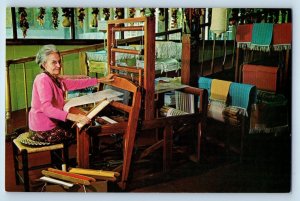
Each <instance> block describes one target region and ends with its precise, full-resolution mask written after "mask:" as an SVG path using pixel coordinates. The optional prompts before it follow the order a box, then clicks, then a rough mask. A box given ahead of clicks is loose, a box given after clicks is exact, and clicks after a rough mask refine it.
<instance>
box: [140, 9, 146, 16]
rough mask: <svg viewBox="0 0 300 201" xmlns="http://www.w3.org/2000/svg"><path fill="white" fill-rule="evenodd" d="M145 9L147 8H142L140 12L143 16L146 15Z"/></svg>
mask: <svg viewBox="0 0 300 201" xmlns="http://www.w3.org/2000/svg"><path fill="white" fill-rule="evenodd" d="M145 11H146V9H145V8H140V13H141V16H144V15H145Z"/></svg>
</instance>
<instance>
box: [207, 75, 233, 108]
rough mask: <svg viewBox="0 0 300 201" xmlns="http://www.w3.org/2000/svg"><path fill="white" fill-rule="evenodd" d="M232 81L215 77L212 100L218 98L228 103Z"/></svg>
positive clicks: (212, 83)
mask: <svg viewBox="0 0 300 201" xmlns="http://www.w3.org/2000/svg"><path fill="white" fill-rule="evenodd" d="M231 83H232V82H230V81H224V80H218V79H213V80H212V81H211V95H210V99H211V100H218V101H220V102H223V103H226V102H227V97H228V92H229V87H230V85H231Z"/></svg>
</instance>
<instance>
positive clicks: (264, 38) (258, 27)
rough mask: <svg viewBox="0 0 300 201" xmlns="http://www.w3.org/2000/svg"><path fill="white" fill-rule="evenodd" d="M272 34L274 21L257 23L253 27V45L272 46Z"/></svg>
mask: <svg viewBox="0 0 300 201" xmlns="http://www.w3.org/2000/svg"><path fill="white" fill-rule="evenodd" d="M272 35H273V24H272V23H255V24H254V25H253V29H252V41H251V43H252V44H251V45H253V46H270V45H271V42H272ZM254 49H255V48H254Z"/></svg>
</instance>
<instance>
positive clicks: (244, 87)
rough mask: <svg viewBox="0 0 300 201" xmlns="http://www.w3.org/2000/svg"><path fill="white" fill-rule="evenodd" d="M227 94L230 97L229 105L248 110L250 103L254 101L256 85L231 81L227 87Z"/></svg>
mask: <svg viewBox="0 0 300 201" xmlns="http://www.w3.org/2000/svg"><path fill="white" fill-rule="evenodd" d="M229 96H230V98H231V103H230V105H232V106H237V107H241V108H244V109H246V110H249V109H250V106H251V104H252V103H254V102H255V101H256V87H255V86H254V85H250V84H241V83H235V82H233V83H231V85H230V88H229Z"/></svg>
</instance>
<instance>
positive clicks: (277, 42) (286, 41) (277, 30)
mask: <svg viewBox="0 0 300 201" xmlns="http://www.w3.org/2000/svg"><path fill="white" fill-rule="evenodd" d="M291 44H292V24H291V23H285V24H274V32H273V48H274V50H276V51H280V50H288V49H291Z"/></svg>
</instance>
